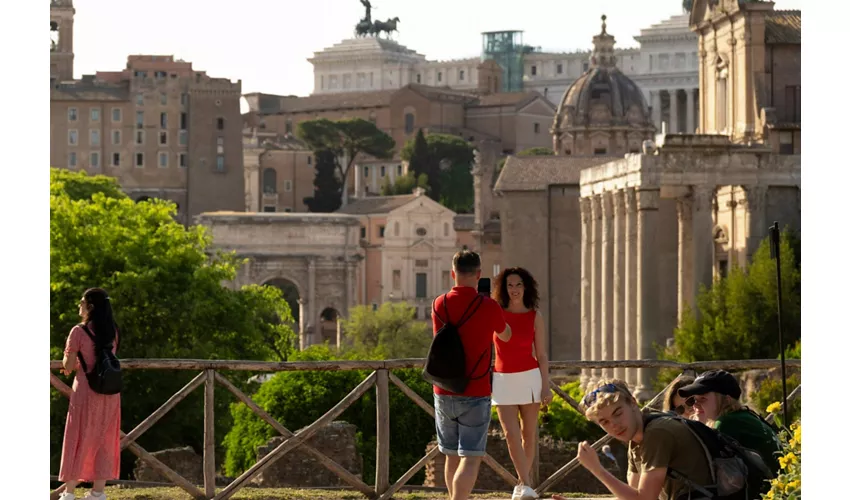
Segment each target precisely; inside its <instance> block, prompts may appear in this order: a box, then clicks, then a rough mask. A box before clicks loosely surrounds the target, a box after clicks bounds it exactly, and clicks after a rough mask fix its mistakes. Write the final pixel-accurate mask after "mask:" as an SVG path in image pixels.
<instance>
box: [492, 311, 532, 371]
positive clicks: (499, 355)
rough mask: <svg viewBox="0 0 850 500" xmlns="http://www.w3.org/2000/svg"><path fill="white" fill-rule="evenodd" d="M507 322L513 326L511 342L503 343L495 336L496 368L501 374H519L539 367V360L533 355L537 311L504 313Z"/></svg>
mask: <svg viewBox="0 0 850 500" xmlns="http://www.w3.org/2000/svg"><path fill="white" fill-rule="evenodd" d="M503 314H504V316H505V321H506V322H507V323H508V324H509V325H511V340H509V341H507V342H502V340H501V339H499V337H498V336H496V335H493V340H494V341H495V342H496V366H495V371H497V372H499V373H518V372H524V371H528V370H533V369H535V368H537V367H539V365H538V363H537V358H535V357H534V355H533V354H532V349H531V346H532V344H533V343H534V320H535V318H536V317H537V312H536V311H533V310H532V311H527V312H524V313H512V312H508V311H503Z"/></svg>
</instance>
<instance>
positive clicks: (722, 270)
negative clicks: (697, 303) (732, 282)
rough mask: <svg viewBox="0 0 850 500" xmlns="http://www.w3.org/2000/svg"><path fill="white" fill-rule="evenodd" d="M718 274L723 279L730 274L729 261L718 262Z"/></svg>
mask: <svg viewBox="0 0 850 500" xmlns="http://www.w3.org/2000/svg"><path fill="white" fill-rule="evenodd" d="M717 274H719V275H720V277H721V278H725V277H726V276H727V275H728V274H729V261H728V260H725V259H724V260H719V261H717Z"/></svg>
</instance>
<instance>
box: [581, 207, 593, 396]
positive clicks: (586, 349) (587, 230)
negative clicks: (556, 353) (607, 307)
mask: <svg viewBox="0 0 850 500" xmlns="http://www.w3.org/2000/svg"><path fill="white" fill-rule="evenodd" d="M590 204H591V202H590V199H589V198H581V199H580V200H579V208H580V210H581V360H582V361H589V360H590V359H592V346H593V336H592V334H591V318H592V317H593V309H592V307H591V299H590V297H591V291H592V288H591V271H590V269H591V263H592V256H593V240H592V238H593V233H592V230H591V222H590V221H591V212H590ZM590 377H591V370H589V369H584V370H582V371H581V386H582V387H587V384H588V383H589V382H590Z"/></svg>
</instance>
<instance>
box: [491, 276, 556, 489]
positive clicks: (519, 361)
mask: <svg viewBox="0 0 850 500" xmlns="http://www.w3.org/2000/svg"><path fill="white" fill-rule="evenodd" d="M493 298H494V299H495V300H496V302H498V303H499V305H501V306H502V309H503V310H504V312H503V313H504V317H505V321H506V322H507V323H508V324H509V325H511V332H513V333H512V336H511V339H510V340H509V341H508V342H502V341H501V340H500V339H499V338H498V337H496V336H494V337H493V341H494V342H495V343H496V366H495V369H494V371H493V395H492V404H493V406H495V407H496V411H497V412H498V414H499V422H501V423H502V430H503V431H504V433H505V440H506V441H507V443H508V451H509V452H510V455H511V461H513V463H514V467H515V468H516V471H517V476H519V481H520V484H518V485H516V487H514V491H513V495H512V496H511V499H512V500H530V499H534V498H538V496H537V494H536V493H535V492H534V490H533V489H532V488H531V463H532V461H533V460H534V450H535V448H536V442H535V440H536V438H537V413H538V411H539V410H540V405H541V403H542V404H543V405H544V406H546V405H548V404H549V403H550V402H551V401H552V391H551V389H549V358H548V357H547V354H548V346H547V338H546V330H545V328H544V325H543V316H542V315H541V314H540V312H538V311H537V304H538V300H539V299H538V295H537V282H536V281H535V280H534V278H533V277H532V276H531V273H529V272H528V271H526V270H525V269H523V268H521V267H511V268H508V269H505V270H504V271H502V272H501V273H500V274H499V276H497V277H496V286H495V289H494V297H493ZM520 422H521V423H520Z"/></svg>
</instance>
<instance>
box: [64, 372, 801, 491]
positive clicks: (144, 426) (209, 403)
mask: <svg viewBox="0 0 850 500" xmlns="http://www.w3.org/2000/svg"><path fill="white" fill-rule="evenodd" d="M424 361H425V360H423V359H397V360H386V361H308V362H263V361H229V360H191V359H125V360H122V361H121V366H122V369H126V370H185V371H196V370H199V371H200V372H199V373H198V375H196V376H195V377H194V378H193V379H192V380H191V381H190V382H189V383H187V384H186V385H185V386H184V387H183V388H181V389H180V390H179V391H177V392H176V393H175V394H174V395H173V396H171V397H170V398H169V399H168V400H167V401H166V402H165V403H163V404H162V406H160V407H159V408H157V409H156V410H155V411H154V412H153V413H151V414H150V416H148V417H147V418H145V419H144V420H143V421H142V422H141V423H139V424H138V425H137V426H136V427H135V428H133V429H132V430H131V431H130V432H129V433H126V434H125V433H124V432H122V433H121V449H122V450H123V449H128V450H129V451H130V452H132V453H133V454H134V455H136V456H137V457H139V458H140V459H141V460H142V461H144V462H146V463H147V464H148V465H149V466H150V467H151V468H152V469H154V470H155V471H156V472H158V473H160V474H161V475H162V476H164V477H165V478H167V479H168V480H169V481H170V482H171V483H172V484H173V485H175V486H178V487H180V488H182V489H183V490H184V491H186V492H187V493H188V494H189V495H190V496H192V497H193V498H195V499H198V500H201V499H203V500H225V499H228V498H231V497H232V496H233V495H234V494H235V493H236V492H237V491H239V490H241V489H242V488H244V487H246V486H248V484H250V482H251V480H252V479H253V478H255V477H256V476H257V474H259V473H261V472H262V471H263V470H265V469H266V468H268V467H269V466H271V465H272V464H273V463H274V462H276V461H277V460H279V459H280V458H281V457H283V456H284V455H286V454H287V453H290V452H292V451H293V450H295V449H296V448H298V449H300V450H301V451H303V452H306V453H308V454H309V455H311V456H312V457H314V458H315V459H316V460H317V461H318V463H319V464H321V465H322V466H323V467H325V468H326V469H328V470H329V471H331V472H332V473H333V474H335V475H336V476H337V477H339V478H340V479H341V480H342V481H344V482H345V483H346V484H347V485H348V486H350V487H351V488H352V489H354V490H356V491H359V492H360V493H362V494H363V495H364V496H365V497H367V498H372V499H378V500H389V499H390V498H392V496H393V495H394V494H395V493H397V492H398V491H399V490H400V489H402V488H404V487H405V486H406V485H407V482H408V481H410V479H411V478H412V477H413V476H414V475H415V474H416V473H417V472H419V470H421V469H422V468H423V467H425V465H426V464H427V463H428V462H429V461H430V460H432V459H434V458H435V457H436V456H437V454H438V453H439V449H438V448H436V447H434V448H433V449H431V450H430V451H429V452H428V453H427V454H425V456H423V457H422V458H421V459H419V460H418V461H417V462H416V463H415V464H413V465H412V466H411V467H410V469H408V470H407V472H405V473H404V474H403V475H402V476H401V477H400V478H399V479H398V481H396V482H395V483H394V484H390V477H389V470H390V468H389V461H390V414H389V387H390V384H392V385H394V386H395V387H397V388H398V389H399V390H400V391H401V392H402V393H403V394H404V395H406V396H407V397H408V398H409V399H410V400H412V401H413V403H414V404H416V405H417V406H419V407H420V408H422V410H424V411H425V412H426V413H428V414H429V415H430V416H431V417H432V418H433V417H434V407H433V406H432V404H431V403H429V402H428V401H426V400H425V399H424V398H422V396H420V395H419V394H417V393H416V392H415V391H414V390H413V389H411V388H410V387H409V386H407V385H406V384H405V383H404V382H403V381H402V380H401V379H400V378H398V377H397V376H396V375H395V374H393V373H392V370H398V369H407V368H422V367H423V366H424ZM786 363H787V365H788V366H794V367H800V361H799V360H786ZM549 365H550V369H552V370H568V371H571V372H575V371H578V370H581V369H586V368H609V369H610V368H674V369H679V370H682V371H684V370H696V371H703V370H710V369H719V368H723V369H726V370H730V371H732V370H750V369H766V368H774V367H777V366H779V361H778V360H770V359H769V360H734V361H709V362H698V363H676V362H673V361H662V360H632V361H553V362H550V363H549ZM61 366H62V364H61V361H51V362H50V370H51V371H50V384H51V385H52V386H53V387H54V388H56V390H58V391H59V392H60V393H61V394H63V395H64V396H65V397H68V398H70V397H71V393H72V390H71V388H70V387H68V386H67V385H66V384H65V383H64V382H63V381H62V380H61V379H60V378H59V377H57V376H56V375H55V374H54V373H53V370H57V369H59V368H61ZM334 370H343V371H347V370H371V373H370V374H369V375H368V376H367V377H366V378H365V379H363V380H362V381H361V382H360V383H359V384H358V385H357V386H356V387H354V388H353V389H352V390H351V392H349V393H348V395H347V396H345V397H344V398H343V399H342V400H341V401H340V402H339V403H337V404H336V405H335V406H334V407H333V408H331V409H329V410H328V411H327V412H325V414H324V415H322V416H321V417H319V418H318V419H317V420H316V421H315V422H313V423H312V424H310V425H309V426H307V427H305V428H303V429H301V430H300V431H298V432H297V433H293V432H292V431H290V430H288V429H287V428H286V427H284V426H283V425H282V424H281V423H280V422H278V421H277V420H275V419H274V418H273V417H272V416H271V415H269V414H268V413H267V412H266V411H265V410H263V409H262V408H261V407H260V406H259V405H257V404H256V403H255V402H254V401H253V400H252V399H251V398H250V397H249V396H248V395H246V394H245V393H244V392H242V391H241V390H240V389H239V388H238V387H237V386H236V385H234V384H233V383H232V382H231V381H229V380H228V379H227V378H225V377H224V376H223V375H221V373H219V372H220V371H237V372H239V371H250V372H281V371H334ZM216 383H218V384H219V385H221V386H223V387H224V388H225V389H227V390H228V391H229V392H230V393H232V394H233V395H234V396H235V397H236V398H237V399H238V400H239V401H241V402H242V403H244V404H245V405H246V406H247V407H248V408H250V409H251V411H252V412H253V413H254V414H256V415H257V416H258V417H259V418H260V419H262V420H263V421H265V422H266V423H267V424H269V425H270V426H271V427H272V428H273V429H275V431H277V432H278V433H279V434H280V435H281V436H283V437H284V438H285V439H284V441H283V442H282V443H280V445H278V446H277V447H276V448H275V449H274V450H272V451H271V452H270V453H269V454H267V455H266V456H264V457H263V458H262V459H260V460H258V461H257V463H256V464H254V465H253V466H252V467H251V468H249V469H248V470H246V471H245V472H243V473H242V474H241V475H240V476H239V477H237V478H236V479H234V480H233V481H232V482H231V483H230V484H229V485H227V486H226V487H224V488H223V489H221V490H220V491H217V490H216V487H215V478H216V463H215V431H214V423H215V410H214V408H215V407H214V401H215V385H216ZM671 383H672V382H671ZM202 385H203V387H204V440H203V441H204V450H203V478H204V484H203V485H200V486H202V487H203V489H201V488H199V487H198V486H199V485H195V484H192V482H190V481H189V480H187V479H186V478H184V477H183V476H181V475H180V474H178V473H177V472H175V471H174V470H173V469H171V468H170V467H168V466H167V465H165V464H164V463H162V462H161V461H160V460H158V459H157V458H156V457H154V456H153V455H151V454H150V453H149V452H148V451H146V450H145V449H144V448H142V447H141V446H139V445H138V444H137V443H136V440H138V439H139V437H140V436H142V435H143V434H144V433H145V432H146V431H147V430H149V429H150V428H151V427H152V426H153V425H154V424H156V423H157V422H158V421H159V420H160V419H161V418H162V417H163V416H165V415H166V414H167V413H168V412H169V411H170V410H171V409H173V408H174V407H175V406H176V405H177V404H178V403H179V402H180V401H182V400H183V399H185V398H186V397H187V396H188V395H189V394H191V393H192V392H193V391H194V390H196V389H198V388H199V387H201V386H202ZM550 385H551V387H552V391H553V392H554V393H555V394H556V395H557V396H558V397H560V398H562V399H563V400H564V401H565V402H566V403H567V404H569V405H570V406H572V407H573V408H575V409H576V410H577V411H579V412H580V410H579V406H578V403H577V402H576V401H575V400H574V399H573V398H571V397H570V396H569V394H566V393H565V392H564V391H562V390H561V388H560V387H558V385H557V384H555V383H554V382H550ZM373 386H374V387H375V391H376V403H377V411H376V413H377V414H376V419H377V439H376V467H375V469H376V470H375V482H374V485H369V484H366V483H365V482H364V481H363V480H362V479H360V478H359V477H357V476H356V475H354V474H352V473H351V472H349V471H348V470H347V469H345V467H343V466H342V465H340V464H339V463H337V462H335V461H334V460H333V459H331V458H330V457H328V456H327V455H325V454H324V453H322V452H321V451H319V450H317V449H315V448H314V447H312V446H310V445H309V444H308V443H307V442H306V441H307V440H308V439H309V438H310V437H311V436H313V435H314V434H315V433H316V432H318V431H319V430H320V429H321V428H322V427H324V426H326V425H328V424H329V423H330V422H332V421H333V420H334V419H336V418H337V417H339V415H341V414H342V413H343V412H344V411H345V410H346V409H348V408H349V407H350V406H351V405H352V404H354V402H355V401H357V400H358V399H359V398H360V397H361V396H363V395H364V394H365V393H366V392H367V391H369V390H370V389H371V388H372V387H373ZM668 387H669V386H668ZM666 390H667V388H665V389H664V390H663V391H661V392H660V393H658V394H657V395H656V396H655V397H654V398H652V400H650V402H649V403H648V404H647V405H646V406H649V407H655V406H656V405H657V403H658V402H660V400H661V399H662V397H663V394H664V392H665V391H666ZM800 391H801V388H800V386H798V387H797V388H796V389H795V390H794V391H793V392H792V393H791V394H789V396H788V400H789V401H791V400H793V399H796V398H797V397H799V394H800ZM610 440H611V437H610V436H605V437H603V438H601V439H600V440H598V441H597V442H596V443H594V444H593V447H594V448H595V449H597V450H598V449H600V448H601V447H602V446H603V445H605V444H606V443H607V442H609V441H610ZM483 461H484V463H485V464H487V465H488V466H489V467H490V468H492V469H493V471H494V472H495V473H496V474H497V475H498V476H499V477H501V478H502V479H504V480H505V482H506V484H507V485H508V486H513V485H515V484H516V483H517V478H516V477H515V476H514V475H513V474H511V472H510V471H508V470H507V469H506V468H505V467H503V466H502V465H501V464H500V463H499V462H497V461H496V460H495V459H494V458H493V457H492V456H490V454H485V456H484V459H483ZM535 462H538V460H536V459H535ZM578 466H579V463H578V460H577V459H573V460H571V461H570V462H568V463H567V464H565V465H564V466H563V467H561V468H560V469H558V470H557V471H556V472H555V473H554V474H552V475H551V476H550V477H548V478H546V479H545V480H544V481H542V482H541V483H540V484H539V485H538V486H537V488H536V491H537V492H538V493H543V492H546V491H548V490H550V489H551V488H552V487H553V486H555V485H556V484H557V483H558V482H560V481H561V480H562V479H563V478H564V477H565V476H566V475H567V474H569V473H570V472H572V471H573V470H575V469H576V468H578ZM64 490H65V487H64V485H63V486H60V487H59V488H57V489H55V490H53V491H52V492H51V494H50V498H51V500H56V499H58V498H59V496H60V495H61V494H62V492H64Z"/></svg>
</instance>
